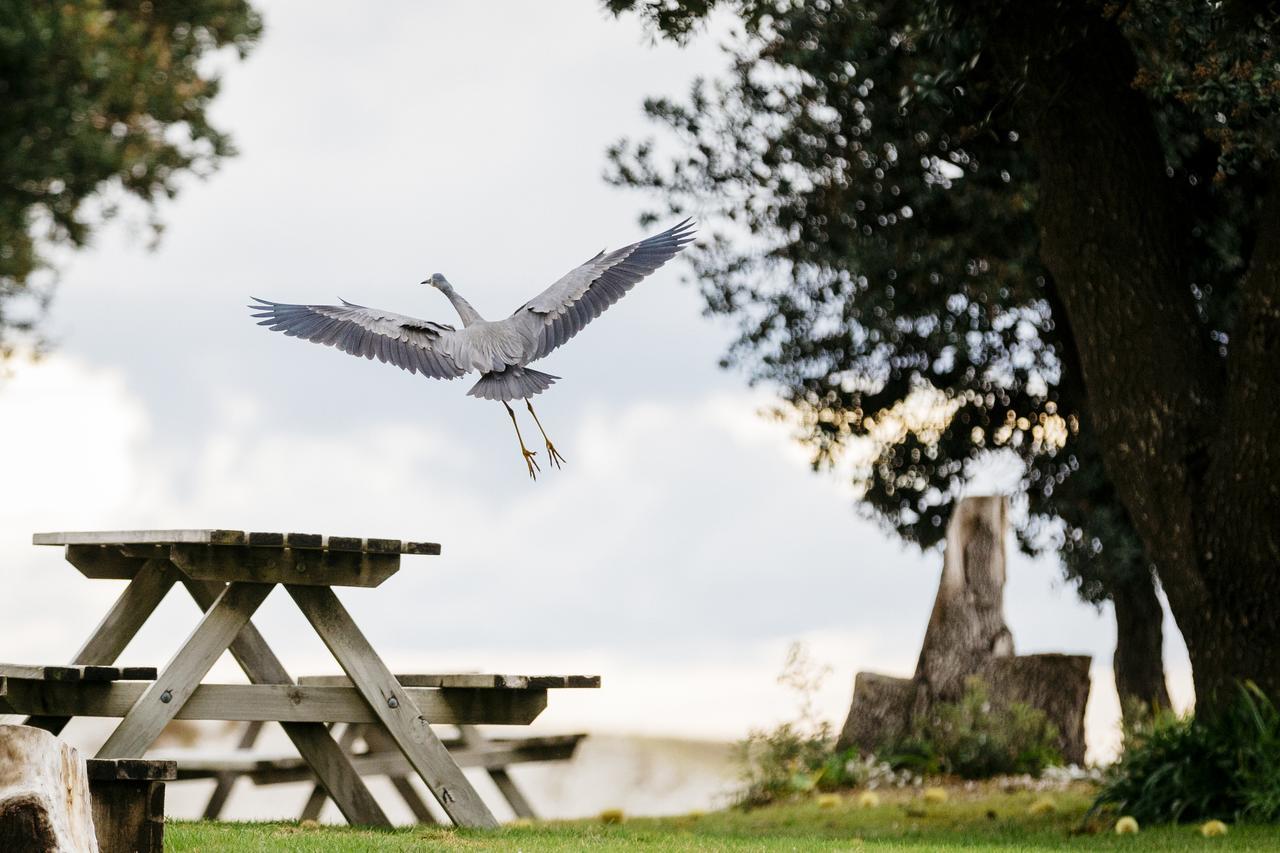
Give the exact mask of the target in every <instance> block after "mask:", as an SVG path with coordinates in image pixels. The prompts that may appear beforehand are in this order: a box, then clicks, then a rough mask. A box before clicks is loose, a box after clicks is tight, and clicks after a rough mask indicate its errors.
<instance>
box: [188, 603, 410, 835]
mask: <svg viewBox="0 0 1280 853" xmlns="http://www.w3.org/2000/svg"><path fill="white" fill-rule="evenodd" d="M183 585H184V586H185V587H186V588H187V592H189V593H191V597H192V598H194V599H195V601H196V604H198V605H200V607H201V609H203V610H208V609H209V608H210V607H212V606H213V603H214V602H215V601H216V600H217V598H218V595H219V594H220V593H221V592H222V589H223V587H224V584H222V583H220V582H218V581H194V580H191V579H189V578H184V579H183ZM231 654H232V656H233V657H235V659H236V662H237V663H239V664H240V668H241V669H242V670H244V674H245V675H246V676H247V677H248V678H249V680H250V681H251V682H253V683H254V684H293V683H294V682H293V678H292V677H291V676H290V675H289V672H288V670H286V669H285V668H284V664H282V663H281V662H280V659H279V658H277V657H276V656H275V653H274V652H272V651H271V647H270V646H268V645H267V641H266V640H264V639H263V638H262V635H261V634H260V633H258V629H257V628H255V627H253V623H252V622H250V623H248V624H246V625H245V626H244V627H243V628H241V629H240V635H239V636H238V637H236V639H235V641H234V642H232V643H231ZM281 725H282V727H283V728H284V733H285V734H286V735H288V736H289V740H291V741H293V746H294V749H296V750H298V754H299V755H301V756H302V757H303V758H304V759H305V760H306V762H307V763H308V764H309V765H311V770H312V771H313V772H314V773H315V774H316V778H317V779H319V780H320V784H322V785H324V787H325V790H326V791H328V793H329V796H330V797H332V798H333V802H334V803H335V804H336V805H337V806H338V810H339V811H341V812H342V816H343V817H345V818H346V819H347V822H348V823H350V824H352V825H353V826H384V827H389V826H391V821H390V819H389V818H388V817H387V815H386V813H385V812H384V811H383V810H382V806H380V805H378V801H377V800H375V799H374V798H373V794H372V793H370V792H369V788H368V786H367V785H365V783H364V780H363V779H361V778H360V774H359V773H357V772H356V769H355V767H353V766H352V765H351V758H350V757H349V756H348V755H347V754H346V752H344V751H343V750H342V748H341V747H339V746H338V745H337V744H336V743H334V741H333V737H332V736H330V734H329V729H328V728H327V727H326V726H325V724H324V723H282V724H281Z"/></svg>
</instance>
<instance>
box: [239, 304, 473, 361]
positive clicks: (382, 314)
mask: <svg viewBox="0 0 1280 853" xmlns="http://www.w3.org/2000/svg"><path fill="white" fill-rule="evenodd" d="M253 300H254V302H255V303H256V304H253V305H250V306H249V307H250V308H252V309H253V311H254V315H253V316H254V317H259V318H262V319H260V320H259V321H258V325H259V326H267V327H268V328H270V329H272V330H273V331H276V332H284V333H285V334H286V335H293V336H294V337H299V338H305V339H306V340H308V341H314V342H315V343H318V344H325V345H327V346H335V347H337V348H338V349H340V350H342V351H343V352H348V353H351V354H352V355H362V356H364V357H365V358H374V357H376V358H377V359H378V360H379V361H383V362H390V363H391V364H394V365H395V366H396V367H403V368H404V369H405V370H407V371H409V372H410V373H422V374H423V375H425V376H430V377H433V378H435V379H456V378H457V377H459V376H461V375H463V374H464V373H466V372H467V371H466V370H463V369H462V368H461V367H459V366H458V364H457V363H456V362H455V361H454V360H453V358H452V356H450V355H448V354H447V353H446V352H445V351H444V350H445V349H448V343H449V338H450V337H451V336H453V335H456V334H457V330H455V329H454V328H453V326H446V325H445V324H443V323H433V322H431V321H430V320H419V319H416V318H414V317H406V316H404V315H403V314H393V313H392V312H390V311H383V310H381V309H378V308H366V307H364V306H363V305H353V304H351V303H350V302H347V301H346V300H345V299H344V300H341V302H342V304H341V305H288V304H285V303H281V302H268V301H267V300H265V299H258V298H257V297H256V296H255V297H253Z"/></svg>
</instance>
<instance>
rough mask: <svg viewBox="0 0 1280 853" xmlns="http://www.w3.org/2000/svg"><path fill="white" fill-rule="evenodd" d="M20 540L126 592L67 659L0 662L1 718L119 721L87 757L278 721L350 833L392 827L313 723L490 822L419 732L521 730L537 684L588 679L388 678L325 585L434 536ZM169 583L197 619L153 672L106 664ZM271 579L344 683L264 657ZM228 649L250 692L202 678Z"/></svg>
mask: <svg viewBox="0 0 1280 853" xmlns="http://www.w3.org/2000/svg"><path fill="white" fill-rule="evenodd" d="M33 543H34V544H36V545H60V546H63V547H65V549H66V559H67V561H68V562H70V563H71V564H72V565H73V566H75V567H76V568H77V569H78V570H79V571H80V572H81V573H82V574H84V575H85V576H86V577H89V578H119V579H126V580H128V581H129V584H128V586H127V587H126V588H125V590H124V592H122V593H121V595H120V597H119V598H118V599H117V601H116V603H115V604H114V605H113V606H112V608H111V609H110V610H109V611H108V613H107V615H106V616H105V617H104V618H103V620H102V622H101V623H100V624H99V625H98V627H97V628H96V629H95V630H94V631H93V633H92V634H91V635H90V637H89V639H88V640H87V641H86V642H85V643H84V645H83V646H82V647H81V648H80V651H79V652H77V654H76V656H75V659H74V661H73V663H72V665H70V666H61V667H60V666H38V667H32V666H17V665H6V664H0V711H3V712H8V713H18V714H30V715H31V716H30V717H29V719H28V721H27V722H28V724H29V725H37V726H40V727H42V728H45V729H48V730H49V731H52V732H54V733H57V732H59V731H61V730H62V728H63V726H65V725H66V723H67V722H68V720H70V719H71V718H72V717H78V716H96V717H120V718H121V720H120V723H119V724H118V725H117V726H116V728H115V730H114V731H113V732H112V734H111V735H110V737H108V738H107V741H106V743H104V744H103V745H102V747H101V749H99V750H98V753H97V756H96V757H98V758H142V757H143V755H144V754H145V753H146V751H147V749H148V748H150V747H151V745H152V744H153V743H154V742H155V740H156V738H157V737H158V736H159V735H160V733H161V731H162V730H163V729H164V727H165V726H166V725H167V724H168V723H169V722H170V721H171V720H174V719H191V720H241V721H248V722H255V721H257V722H268V721H272V722H278V723H280V724H281V725H282V726H283V728H284V730H285V732H286V733H287V734H288V736H289V738H290V739H291V740H292V742H293V745H294V747H295V748H296V749H297V750H298V753H299V755H300V756H301V758H302V759H303V761H305V762H306V764H307V766H308V767H309V768H310V770H311V772H312V773H313V774H314V775H315V778H316V780H317V782H318V784H319V785H321V786H323V789H324V791H325V793H327V794H328V796H329V797H330V798H332V799H333V801H334V802H335V803H336V804H337V806H338V808H339V810H340V811H341V812H342V814H343V816H344V817H346V819H347V820H348V821H349V822H350V823H352V824H364V825H374V826H389V825H390V821H389V820H388V819H387V817H386V814H385V813H384V812H383V810H382V808H381V807H380V806H379V805H378V803H377V801H376V800H375V799H374V798H373V796H372V795H371V794H370V792H369V789H368V787H367V786H366V785H365V783H364V780H363V778H362V777H361V774H360V772H359V770H358V769H357V768H356V767H355V766H354V765H353V760H352V757H351V756H350V755H349V754H348V753H347V751H346V750H344V749H343V748H342V747H341V746H340V745H339V744H338V743H336V742H335V741H334V739H333V737H332V735H331V734H330V731H329V728H328V726H326V724H327V723H347V724H360V725H363V726H365V727H366V730H368V731H373V732H376V733H377V734H378V736H379V737H381V738H382V739H383V740H385V742H386V743H388V744H389V745H393V746H394V747H395V748H396V749H398V751H399V753H400V754H401V755H402V756H403V759H404V762H405V767H406V768H407V769H408V770H410V771H412V772H413V773H414V774H415V775H417V776H419V777H420V778H421V779H422V781H423V782H424V783H425V785H426V787H427V789H428V790H429V791H430V792H431V794H432V796H434V797H435V799H436V801H437V802H438V803H439V804H440V807H441V808H442V809H443V810H444V812H445V814H447V815H448V816H449V818H450V820H452V821H453V822H454V823H455V824H457V825H459V826H467V827H494V826H497V821H496V820H495V819H494V816H493V814H492V813H491V812H490V811H489V808H488V807H487V806H486V805H485V803H484V802H483V801H482V800H481V799H480V797H479V795H478V794H477V793H476V791H475V789H474V788H473V787H472V785H471V783H470V782H469V781H468V780H467V778H466V776H465V775H464V774H463V772H462V770H461V768H460V767H459V766H458V763H457V762H456V761H455V760H454V759H453V757H452V756H451V755H450V753H449V751H448V749H447V748H446V747H445V745H444V744H443V743H442V742H441V739H440V738H439V737H438V736H437V735H436V733H435V732H434V731H433V730H432V728H431V724H432V723H443V724H452V725H457V726H465V727H470V726H474V725H477V724H508V725H511V724H517V725H518V724H527V723H530V722H532V721H533V719H534V718H535V717H537V716H538V714H539V713H541V711H542V710H543V708H545V707H546V703H547V690H548V689H550V688H555V687H598V686H599V683H600V682H599V678H598V677H596V676H505V677H495V676H487V677H485V676H479V675H475V674H460V675H452V676H449V675H446V676H432V677H430V678H426V679H421V678H420V679H416V680H413V679H408V678H406V679H405V682H408V683H402V681H401V680H400V679H398V678H397V677H396V676H394V675H393V674H392V673H391V671H390V670H389V669H388V668H387V666H386V664H384V663H383V662H382V660H381V658H379V656H378V654H377V652H375V651H374V649H373V647H372V646H371V645H370V644H369V641H368V640H367V639H366V638H365V636H364V635H363V634H362V633H361V632H360V629H359V628H358V627H357V626H356V624H355V622H354V621H353V620H352V618H351V615H350V614H349V613H348V612H347V609H346V608H345V607H344V606H343V605H342V602H341V601H340V600H339V599H338V597H337V595H336V594H335V593H334V591H333V589H332V587H335V586H359V587H375V586H378V585H379V584H381V583H382V582H383V581H385V580H386V579H387V578H389V577H391V576H392V575H393V574H395V573H396V572H397V571H398V570H399V568H400V558H401V556H402V555H405V554H415V555H436V554H439V553H440V546H439V545H437V544H435V543H429V542H402V541H400V540H395V539H358V538H351V537H339V536H321V535H318V534H299V533H245V532H242V531H238V530H145V531H125V532H120V531H95V532H84V533H38V534H36V535H35V536H34V537H33ZM179 583H180V584H181V585H182V586H183V587H184V588H186V590H187V591H188V592H189V593H190V594H191V596H192V598H194V599H195V601H196V603H197V604H198V605H199V606H200V608H201V609H202V610H203V611H204V615H203V617H202V618H201V619H200V621H199V623H198V624H197V626H196V628H195V629H194V630H193V631H192V633H191V635H190V636H189V637H188V638H187V639H186V641H185V642H184V643H183V644H182V646H181V648H180V649H179V650H178V651H177V653H176V654H174V656H173V657H172V658H171V659H170V661H169V662H168V663H167V664H166V665H165V666H164V667H162V668H160V669H159V670H158V671H153V670H148V669H146V668H137V667H134V668H130V667H124V668H117V667H114V666H113V664H114V663H115V660H116V658H117V656H118V655H119V654H120V653H121V652H122V651H123V650H124V648H125V646H126V645H128V643H129V641H130V640H131V639H133V637H134V635H135V634H136V633H137V632H138V630H139V629H140V628H141V627H142V625H143V624H144V623H145V622H146V621H147V619H148V618H149V617H150V616H151V614H152V612H153V611H154V610H155V608H156V606H157V605H158V604H159V603H160V601H161V599H163V598H164V596H165V595H166V594H167V593H168V591H169V590H170V588H171V587H173V586H174V585H175V584H179ZM277 584H280V585H283V586H284V588H285V590H286V591H287V592H288V594H289V596H290V597H291V598H292V599H293V600H294V602H295V603H296V604H297V606H298V608H299V609H300V610H301V611H302V613H303V615H304V616H305V617H306V618H307V621H308V622H309V623H310V624H311V627H312V628H313V629H314V630H315V632H316V634H317V635H318V636H319V637H320V639H321V640H322V641H323V642H324V644H325V645H326V646H327V647H328V648H329V651H330V652H331V653H332V654H333V656H334V658H335V659H336V660H337V662H338V665H339V666H340V667H341V668H342V670H343V672H344V673H345V676H342V677H332V678H320V679H312V680H309V683H304V684H299V683H297V682H295V681H294V679H293V678H292V677H291V676H290V675H289V673H288V671H287V670H286V669H285V668H284V665H283V664H282V663H281V662H280V660H279V659H278V658H277V657H276V655H275V654H274V653H273V652H272V651H271V649H270V647H269V646H268V645H267V643H266V641H265V640H264V639H263V638H262V635H261V634H259V633H258V631H257V629H255V628H254V626H253V624H252V623H251V622H250V618H251V617H252V616H253V614H254V611H255V610H256V609H257V608H258V606H259V605H260V604H261V603H262V602H263V601H264V600H265V599H266V597H267V595H268V594H269V593H270V592H271V590H272V589H274V588H275V586H276V585H277ZM227 650H230V652H231V654H232V656H233V657H234V658H235V659H236V661H237V662H238V663H239V665H240V667H241V669H243V670H244V673H245V675H246V676H247V677H248V679H249V681H250V682H251V683H250V684H207V683H203V679H204V677H205V676H206V675H207V674H208V672H209V669H210V668H211V667H212V666H213V664H214V662H215V661H216V660H217V659H218V658H219V657H220V656H221V655H222V653H223V652H224V651H227ZM432 679H434V680H432ZM181 772H182V770H181V766H179V773H181Z"/></svg>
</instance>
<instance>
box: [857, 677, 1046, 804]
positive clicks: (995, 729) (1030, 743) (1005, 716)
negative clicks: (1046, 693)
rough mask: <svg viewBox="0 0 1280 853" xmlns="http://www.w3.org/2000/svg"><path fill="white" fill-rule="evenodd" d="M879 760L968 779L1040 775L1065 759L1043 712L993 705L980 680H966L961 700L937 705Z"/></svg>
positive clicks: (888, 748) (919, 771) (919, 772)
mask: <svg viewBox="0 0 1280 853" xmlns="http://www.w3.org/2000/svg"><path fill="white" fill-rule="evenodd" d="M880 756H881V757H882V758H883V759H885V760H886V761H888V762H889V764H890V765H891V766H893V767H894V768H896V769H909V770H912V771H914V772H916V773H918V774H921V775H927V774H937V773H948V774H955V775H957V776H961V777H963V778H965V779H986V778H989V777H991V776H998V775H1001V774H1005V773H1030V774H1032V775H1033V776H1039V775H1040V773H1041V771H1043V770H1044V769H1045V768H1046V767H1048V766H1050V765H1051V764H1056V763H1060V762H1061V760H1062V755H1061V753H1060V752H1059V750H1058V730H1057V727H1055V726H1054V725H1053V724H1052V723H1051V722H1049V719H1048V717H1046V716H1045V714H1044V712H1043V711H1040V710H1038V709H1036V708H1032V707H1030V706H1028V705H1024V704H1022V703H1020V702H1014V703H1011V704H1009V705H1007V706H1005V705H993V704H992V703H991V702H990V700H989V698H988V695H987V688H986V685H985V684H984V683H983V682H982V680H981V679H978V678H970V679H969V680H968V681H967V682H966V684H965V693H964V696H963V697H962V698H961V699H960V701H959V702H939V703H936V704H935V705H934V706H933V707H932V708H931V709H930V710H929V713H927V714H925V715H922V716H921V717H918V718H917V719H916V720H915V721H914V723H913V724H912V727H911V731H910V733H909V734H908V735H907V736H906V737H904V738H902V739H900V740H898V741H896V742H893V743H889V744H887V745H886V746H885V747H884V748H883V749H882V750H881V751H880Z"/></svg>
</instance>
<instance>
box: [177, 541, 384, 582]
mask: <svg viewBox="0 0 1280 853" xmlns="http://www.w3.org/2000/svg"><path fill="white" fill-rule="evenodd" d="M169 560H170V562H172V563H173V564H174V565H175V566H177V567H178V568H179V569H180V570H181V571H182V572H183V574H185V575H187V576H188V577H190V578H191V579H193V580H202V581H242V582H248V583H295V584H304V585H312V584H315V585H321V586H362V587H373V586H378V585H379V584H380V583H382V582H383V581H385V580H386V579H387V578H389V577H391V576H392V575H394V574H395V573H396V572H397V571H399V570H400V555H399V554H361V553H354V554H349V553H343V552H339V551H321V550H302V549H294V548H284V549H274V548H251V547H248V546H246V547H241V548H206V547H202V546H200V545H173V546H172V547H171V548H170V550H169Z"/></svg>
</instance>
